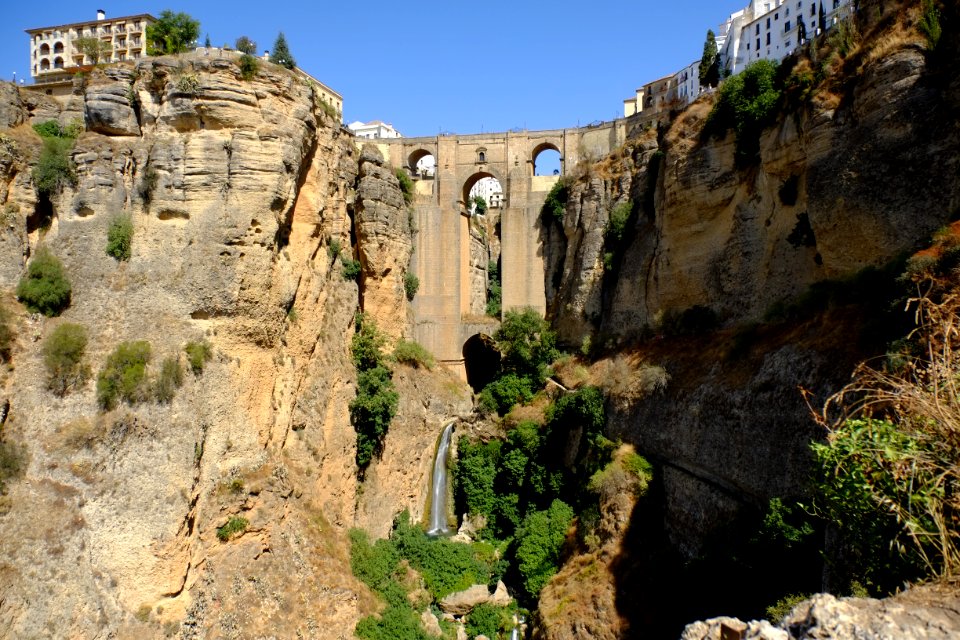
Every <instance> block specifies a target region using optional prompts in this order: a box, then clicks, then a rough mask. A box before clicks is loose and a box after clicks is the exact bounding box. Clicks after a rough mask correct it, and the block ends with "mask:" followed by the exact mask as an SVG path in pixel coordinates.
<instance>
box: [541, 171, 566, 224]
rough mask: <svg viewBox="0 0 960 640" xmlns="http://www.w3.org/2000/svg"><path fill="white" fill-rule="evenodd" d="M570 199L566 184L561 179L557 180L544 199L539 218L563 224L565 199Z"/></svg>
mask: <svg viewBox="0 0 960 640" xmlns="http://www.w3.org/2000/svg"><path fill="white" fill-rule="evenodd" d="M569 197H570V190H569V188H568V187H567V182H566V180H564V179H563V178H560V179H559V180H557V181H556V182H555V183H554V184H553V186H552V187H550V192H549V193H548V194H547V197H546V199H545V200H544V201H543V207H542V208H541V209H540V213H541V216H542V217H543V218H545V219H547V220H555V221H556V222H559V223H561V224H562V223H563V214H564V212H565V211H566V208H567V199H568V198H569Z"/></svg>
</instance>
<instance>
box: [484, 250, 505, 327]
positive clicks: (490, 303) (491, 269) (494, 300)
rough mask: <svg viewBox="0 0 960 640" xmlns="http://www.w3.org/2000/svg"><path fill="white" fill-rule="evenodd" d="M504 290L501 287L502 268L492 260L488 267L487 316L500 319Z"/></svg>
mask: <svg viewBox="0 0 960 640" xmlns="http://www.w3.org/2000/svg"><path fill="white" fill-rule="evenodd" d="M502 296H503V288H502V287H501V285H500V267H499V265H498V264H497V263H496V262H495V261H493V260H491V261H490V263H489V264H488V265H487V309H486V312H487V315H488V316H491V317H493V318H499V317H500V311H501V300H502Z"/></svg>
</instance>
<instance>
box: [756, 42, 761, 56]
mask: <svg viewBox="0 0 960 640" xmlns="http://www.w3.org/2000/svg"><path fill="white" fill-rule="evenodd" d="M757 55H758V56H759V55H760V38H757Z"/></svg>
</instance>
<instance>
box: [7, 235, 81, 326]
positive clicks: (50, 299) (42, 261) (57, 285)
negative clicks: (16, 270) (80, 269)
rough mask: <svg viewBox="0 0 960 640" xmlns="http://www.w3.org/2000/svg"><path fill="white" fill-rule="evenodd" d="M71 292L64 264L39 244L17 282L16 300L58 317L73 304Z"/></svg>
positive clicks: (47, 314) (34, 310) (33, 309)
mask: <svg viewBox="0 0 960 640" xmlns="http://www.w3.org/2000/svg"><path fill="white" fill-rule="evenodd" d="M71 291H72V287H71V286H70V280H68V279H67V275H66V273H65V272H64V269H63V264H62V263H61V262H60V260H59V259H58V258H57V257H56V256H55V255H53V253H51V252H50V250H49V249H47V248H46V247H40V248H39V249H38V250H37V253H36V255H35V256H34V257H33V260H31V261H30V266H29V267H27V273H26V275H24V276H23V277H22V278H21V279H20V283H19V284H18V285H17V299H19V300H20V302H22V303H23V304H24V305H26V307H27V309H29V310H30V311H32V312H33V313H42V314H43V315H45V316H58V315H60V313H61V312H62V311H63V310H64V309H66V308H67V307H68V306H69V305H70V294H71Z"/></svg>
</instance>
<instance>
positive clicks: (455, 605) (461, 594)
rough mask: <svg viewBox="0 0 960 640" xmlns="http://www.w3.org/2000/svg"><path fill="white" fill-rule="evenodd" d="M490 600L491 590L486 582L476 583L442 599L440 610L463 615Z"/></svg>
mask: <svg viewBox="0 0 960 640" xmlns="http://www.w3.org/2000/svg"><path fill="white" fill-rule="evenodd" d="M489 601H490V591H489V590H488V589H487V586H486V585H484V584H475V585H473V586H472V587H469V588H467V589H464V590H463V591H458V592H456V593H451V594H450V595H448V596H447V597H446V598H444V599H443V600H441V601H440V610H441V611H444V612H445V613H452V614H453V615H455V616H463V615H466V614H468V613H470V612H471V611H473V608H474V607H476V606H477V605H478V604H483V603H484V602H489Z"/></svg>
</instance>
